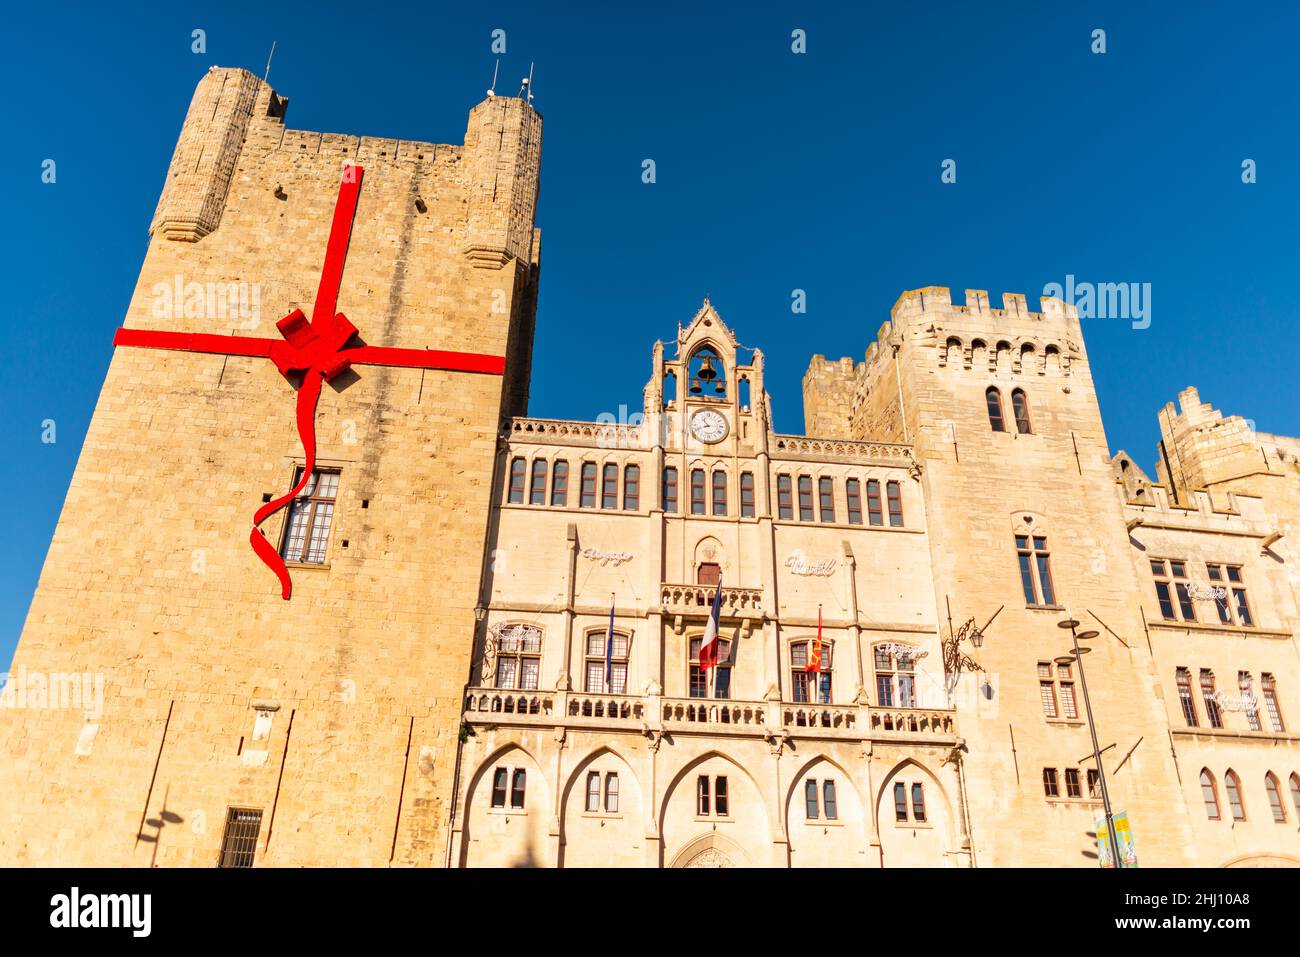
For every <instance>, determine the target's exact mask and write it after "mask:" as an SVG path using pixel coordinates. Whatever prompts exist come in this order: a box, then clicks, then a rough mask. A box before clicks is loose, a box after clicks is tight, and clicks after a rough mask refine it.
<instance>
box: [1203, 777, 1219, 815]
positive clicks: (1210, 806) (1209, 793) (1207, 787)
mask: <svg viewBox="0 0 1300 957" xmlns="http://www.w3.org/2000/svg"><path fill="white" fill-rule="evenodd" d="M1201 800H1202V801H1204V802H1205V816H1206V817H1208V818H1209V819H1210V820H1211V821H1217V820H1218V819H1219V789H1218V788H1217V787H1215V785H1214V775H1213V774H1211V773H1210V771H1209V769H1208V768H1201Z"/></svg>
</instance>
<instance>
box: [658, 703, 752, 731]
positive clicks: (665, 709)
mask: <svg viewBox="0 0 1300 957" xmlns="http://www.w3.org/2000/svg"><path fill="white" fill-rule="evenodd" d="M662 713H663V720H664V723H665V724H669V725H671V724H687V725H702V726H710V725H713V726H718V727H733V728H735V727H740V728H749V729H751V730H753V731H761V730H762V728H763V727H764V724H765V722H764V718H765V717H766V716H767V702H765V701H729V700H727V699H725V698H664V699H662Z"/></svg>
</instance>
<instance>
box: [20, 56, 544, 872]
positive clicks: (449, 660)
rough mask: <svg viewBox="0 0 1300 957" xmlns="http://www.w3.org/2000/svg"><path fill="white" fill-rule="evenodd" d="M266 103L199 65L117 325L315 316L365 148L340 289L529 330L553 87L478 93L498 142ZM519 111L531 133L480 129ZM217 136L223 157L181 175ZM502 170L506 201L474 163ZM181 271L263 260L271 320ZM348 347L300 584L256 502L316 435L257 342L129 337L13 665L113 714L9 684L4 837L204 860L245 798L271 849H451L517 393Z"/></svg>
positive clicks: (466, 343) (414, 313)
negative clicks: (322, 517) (481, 592)
mask: <svg viewBox="0 0 1300 957" xmlns="http://www.w3.org/2000/svg"><path fill="white" fill-rule="evenodd" d="M250 84H252V86H253V87H254V88H255V89H256V91H257V92H256V106H255V107H254V109H253V111H252V114H251V115H244V114H243V113H241V110H243V109H244V107H245V106H246V105H247V104H246V102H245V101H246V100H247V98H248V97H247V96H246V95H245V94H247V93H248V91H249V88H250ZM232 91H236V92H237V96H238V99H239V103H238V104H236V105H230V104H227V103H226V101H225V99H223V98H226V97H228V95H234V94H232ZM212 102H216V103H218V104H219V105H218V108H217V109H216V119H215V120H213V122H210V123H209V122H206V120H205V122H202V123H199V122H198V121H197V120H196V117H198V116H199V115H200V114H202V115H203V116H205V117H206V116H207V115H208V114H206V109H207V107H206V106H204V108H203V109H202V110H200V109H199V107H200V106H203V105H204V104H210V103H212ZM272 104H278V105H280V106H282V103H281V101H280V100H279V98H277V97H275V95H274V94H273V93H272V92H271V90H270V88H269V87H267V86H265V85H264V84H261V83H260V81H257V80H256V79H255V78H254V79H251V80H250V78H249V77H248V75H247V74H246V73H243V72H242V71H235V70H214V71H213V72H211V73H209V74H208V75H207V76H206V77H205V78H204V79H203V80H202V81H201V82H200V84H199V89H198V91H197V92H196V94H195V106H192V108H191V112H190V116H189V118H188V120H187V125H186V126H185V128H184V130H183V131H182V134H181V139H180V142H179V143H178V147H177V151H176V159H175V160H174V162H173V171H172V173H171V174H169V180H168V183H167V186H166V187H165V189H164V193H163V197H162V200H161V201H160V204H159V217H160V218H159V220H158V223H159V224H162V226H163V228H159V229H156V230H155V232H154V236H153V241H152V242H151V244H150V247H149V250H148V253H147V255H146V258H145V262H144V264H143V266H142V268H141V273H140V280H139V283H138V285H137V288H136V292H135V295H134V296H133V297H132V301H131V304H130V307H129V309H128V311H127V316H126V321H125V324H126V325H127V326H129V327H132V328H150V329H169V330H180V331H196V332H198V331H203V332H214V333H222V334H230V333H235V334H240V335H252V336H263V337H265V336H277V335H278V334H277V332H276V330H275V328H274V323H275V322H276V320H278V319H279V318H281V317H282V316H283V315H285V314H287V313H288V312H289V311H290V310H291V309H292V308H294V307H298V306H301V307H302V308H304V310H308V311H309V310H310V305H311V302H312V300H313V299H314V296H315V292H316V286H317V283H318V280H319V275H320V269H321V263H322V261H323V258H324V250H325V240H326V236H327V234H328V231H329V226H330V220H331V216H332V213H333V209H334V205H335V200H336V197H337V193H338V184H339V179H340V175H341V171H342V164H343V161H344V160H352V161H355V162H358V163H360V164H361V165H362V166H364V167H365V175H364V180H363V185H362V190H361V198H360V203H359V207H358V211H357V215H356V221H355V224H354V228H353V232H352V239H351V245H350V249H349V255H348V260H347V265H346V269H345V272H344V278H343V285H342V291H341V294H340V299H339V305H340V309H341V310H342V311H344V312H346V313H347V315H348V316H349V318H351V319H352V320H353V322H354V323H355V324H356V325H357V326H358V327H359V328H360V330H361V335H362V337H363V339H364V341H366V342H367V343H369V344H372V345H389V346H402V347H412V348H421V347H426V346H427V347H433V348H440V349H452V350H461V351H472V352H483V353H489V354H497V355H505V354H506V353H507V351H508V345H507V343H508V340H509V339H511V338H512V337H515V332H514V331H513V330H514V329H515V328H517V327H519V326H525V325H527V326H530V325H531V315H530V311H531V308H532V299H531V296H530V295H529V294H528V290H529V287H530V286H531V285H533V284H534V283H535V271H534V269H533V264H534V263H535V262H536V258H537V253H536V249H535V248H533V249H526V248H524V247H525V245H526V244H525V242H524V239H523V238H521V237H526V238H528V239H532V238H534V233H533V224H532V209H533V206H532V203H533V199H532V198H531V197H532V196H533V194H535V189H536V166H537V159H536V157H537V149H536V147H537V139H538V137H539V136H540V126H539V123H540V121H539V120H537V118H536V115H535V114H534V113H533V112H532V111H531V109H529V108H528V107H526V106H525V105H524V104H522V103H521V102H520V101H515V100H506V99H500V100H497V101H495V102H493V103H490V104H483V105H481V106H480V107H478V108H476V110H475V111H474V112H473V113H472V114H471V127H470V133H469V135H468V136H467V139H469V140H471V141H473V142H475V143H478V144H479V145H478V146H475V145H472V144H471V145H470V146H467V147H447V146H434V145H432V144H416V143H400V144H399V143H397V142H396V141H392V140H376V139H365V138H362V139H358V138H356V137H350V136H336V135H333V134H320V133H303V132H296V131H286V130H284V128H283V121H282V118H281V116H280V115H278V114H279V113H281V112H282V110H277V109H273V108H272ZM499 116H507V117H509V118H512V119H510V123H513V129H514V130H516V131H518V130H521V129H522V130H525V131H526V132H527V135H526V136H524V135H521V136H520V137H517V138H516V140H514V141H512V140H511V138H510V136H509V135H507V136H505V137H504V138H503V137H500V136H497V135H495V134H494V135H493V136H491V137H485V136H479V135H478V127H479V126H482V127H483V128H485V129H486V128H487V127H488V126H489V125H490V122H489V121H490V119H491V118H492V117H498V118H499ZM223 117H228V118H229V122H230V123H232V124H244V128H243V130H242V133H241V134H240V135H234V134H232V132H231V126H230V125H229V124H227V123H223V122H218V121H220V120H222V118H223ZM507 125H510V124H507ZM212 150H219V151H220V152H221V157H220V159H221V162H219V163H214V164H212V166H211V169H210V170H209V171H208V172H207V173H204V175H208V176H210V177H211V178H212V180H213V182H190V179H192V177H188V178H187V176H181V177H180V178H179V179H178V178H177V177H176V171H177V167H178V166H180V167H184V166H185V164H186V163H187V162H188V160H186V157H188V156H190V155H191V154H198V153H201V154H203V155H204V156H205V157H209V156H211V153H210V151H212ZM203 162H204V163H207V162H208V161H207V160H206V159H205V160H204V161H203ZM205 168H206V167H203V166H201V167H200V173H203V171H204V169H205ZM489 168H490V169H491V170H492V171H493V172H492V175H493V176H494V178H496V179H497V180H500V181H502V182H503V183H505V184H510V189H508V190H506V191H505V193H506V194H507V195H509V196H510V197H511V198H510V201H509V203H508V205H506V206H503V207H500V208H498V205H497V204H496V203H495V201H493V200H492V199H491V197H490V195H489V193H488V191H487V190H486V188H485V187H484V185H483V184H482V183H481V182H479V180H478V178H476V177H479V176H481V175H485V173H484V170H486V169H489ZM227 172H228V180H229V182H228V188H225V187H224V186H222V185H221V184H220V183H217V182H216V180H224V178H226V176H227ZM182 180H184V182H181V181H182ZM516 180H517V181H518V184H519V188H518V189H515V188H514V185H513V184H515V181H516ZM485 197H486V198H485ZM216 198H219V199H220V200H221V202H220V203H219V204H218V205H219V209H218V208H214V206H213V203H214V202H215V201H216ZM417 200H419V202H417ZM421 206H423V207H424V209H423V210H422V209H421V208H420V207H421ZM172 223H177V224H182V225H183V224H186V223H191V224H193V223H198V224H200V225H201V227H202V228H197V227H196V228H195V229H194V230H192V234H191V235H188V236H180V235H178V234H177V233H176V231H175V230H174V229H173V228H172V226H171V225H168V224H172ZM177 228H178V229H179V228H180V227H177ZM179 238H188V239H191V240H194V241H189V242H178V241H175V240H176V239H179ZM534 245H535V244H534ZM471 248H472V249H474V250H476V255H475V257H471V256H469V255H468V251H469V250H470V249H471ZM494 248H495V249H497V250H498V251H499V252H500V253H501V256H500V257H498V260H497V261H495V262H492V261H488V260H485V259H483V258H482V256H481V251H482V250H483V249H494ZM178 277H179V282H180V283H181V284H182V288H183V287H184V285H185V284H189V283H200V284H206V283H249V284H256V286H257V291H258V299H257V302H258V304H259V306H260V315H246V314H233V315H232V314H230V313H229V312H225V313H220V312H219V313H217V314H212V313H211V312H210V311H209V310H208V309H207V308H206V307H205V309H204V310H202V311H201V312H200V313H199V314H195V313H191V314H189V315H185V314H183V313H182V314H179V315H168V314H166V312H165V311H164V310H162V309H160V308H159V306H160V303H165V301H166V298H167V296H168V294H169V292H168V291H169V290H170V289H172V288H173V287H174V286H175V283H176V282H177V280H178ZM249 299H250V300H251V296H250V297H249ZM249 311H250V312H251V310H249ZM103 329H104V340H103V344H104V347H105V348H107V347H108V337H109V330H110V329H111V323H109V322H108V321H106V322H105V323H104V326H103ZM508 358H510V361H511V362H512V363H513V358H512V357H508ZM508 364H509V363H508ZM516 364H517V363H516ZM354 372H355V375H351V374H349V375H347V376H344V377H342V378H341V379H340V380H339V382H338V383H337V388H333V387H331V388H326V389H325V390H324V393H323V395H322V397H321V402H320V408H319V411H318V414H317V433H318V438H319V443H320V450H319V451H320V462H321V464H322V465H325V466H337V467H340V468H341V469H342V478H341V482H340V487H339V500H338V505H337V509H336V513H335V519H334V524H333V528H332V530H331V535H330V541H329V551H328V556H327V562H326V565H325V566H323V567H320V568H295V569H294V570H293V572H292V574H293V579H294V588H295V592H294V596H293V599H292V601H290V602H284V601H282V600H281V598H280V596H279V590H278V587H277V584H276V581H275V578H274V576H273V575H272V574H271V572H270V571H268V570H267V569H266V568H265V567H264V566H262V564H261V563H260V562H259V561H258V560H257V559H256V557H255V556H254V555H253V553H252V551H251V550H250V548H249V546H248V528H249V523H250V519H251V515H252V513H253V511H254V510H255V509H256V508H257V506H258V504H260V502H261V501H262V500H263V495H264V494H279V493H281V492H282V491H283V490H285V489H287V488H288V487H289V486H290V483H291V479H292V475H293V469H294V466H295V464H297V463H300V462H301V461H302V459H301V455H302V453H301V449H300V447H299V443H298V437H297V433H296V430H295V427H294V418H293V391H292V389H291V388H290V386H289V385H288V384H287V383H286V382H285V381H284V380H283V379H282V378H281V376H280V375H279V374H278V373H277V372H276V370H275V368H274V367H273V365H272V364H271V363H270V362H268V361H264V360H257V359H246V358H225V357H223V356H219V355H200V354H194V353H181V352H163V351H159V350H152V349H119V350H117V352H116V353H115V354H114V357H113V360H112V363H111V365H110V368H109V372H108V375H107V378H106V381H105V384H104V387H103V389H102V392H101V395H100V400H99V403H98V405H97V407H96V410H95V414H94V417H93V419H92V422H91V425H90V429H89V432H88V435H87V438H86V442H85V446H84V448H83V450H82V454H81V458H80V461H79V463H78V467H77V470H76V473H75V475H74V477H73V480H72V484H71V487H70V489H69V492H68V497H67V500H66V502H65V505H64V509H63V513H62V516H61V518H60V522H59V525H58V528H57V530H56V532H55V536H54V540H53V543H52V544H51V547H50V552H49V555H48V558H47V561H46V564H45V567H44V570H43V573H42V576H41V580H40V585H39V587H38V590H37V593H36V596H35V599H34V601H33V603H32V607H31V611H30V614H29V617H28V620H27V624H26V627H25V629H24V632H23V635H22V638H21V641H20V644H19V646H18V651H17V655H16V659H15V670H16V671H19V672H22V671H24V670H25V671H26V672H29V673H46V672H89V673H92V674H94V675H102V676H103V679H104V681H105V699H104V704H103V709H102V714H98V715H95V716H93V717H89V718H88V717H85V716H83V710H84V709H77V708H64V709H61V710H45V709H33V708H26V709H17V710H9V709H5V710H0V743H2V746H3V748H4V760H3V761H0V788H2V789H3V790H4V792H5V794H6V795H7V800H6V801H5V806H4V810H3V811H2V812H0V860H3V861H4V862H6V863H9V864H56V863H57V864H61V865H96V866H122V865H148V864H149V863H151V862H156V863H158V864H161V865H178V864H194V865H199V866H210V865H212V864H213V863H215V861H216V859H217V855H218V851H219V847H220V842H221V837H222V828H223V824H224V818H225V814H226V809H227V807H229V806H250V807H257V808H261V809H263V819H262V828H261V833H260V836H259V841H258V847H257V863H258V864H270V865H326V864H329V865H386V864H388V863H390V861H391V862H393V863H397V864H418V865H423V866H428V865H436V864H441V863H442V861H443V855H444V853H445V848H446V829H445V824H446V821H447V814H448V803H449V798H450V797H451V793H452V787H453V786H452V779H453V775H454V771H455V758H456V749H457V745H458V741H457V730H458V726H459V720H458V715H459V712H460V707H461V688H462V687H463V684H464V681H465V677H466V675H467V673H468V669H469V661H470V653H471V648H472V639H473V634H474V616H473V606H474V599H475V595H476V593H477V589H478V584H479V578H480V571H481V568H482V556H483V550H484V537H485V534H486V521H485V516H486V515H487V513H488V507H489V502H490V493H491V484H492V483H491V476H492V465H493V459H494V446H495V437H496V432H497V428H498V423H499V419H500V415H501V414H502V413H503V412H511V411H513V412H519V411H522V405H521V404H520V403H519V402H518V401H516V400H514V399H512V398H509V397H505V396H503V381H502V380H501V379H500V378H499V377H494V376H482V375H479V376H475V375H467V374H460V373H449V372H438V371H427V372H421V371H419V370H405V369H393V368H383V367H376V366H362V367H358V368H356V369H355V370H354ZM525 381H526V377H525ZM284 514H285V513H283V512H282V513H280V515H278V516H276V517H275V518H273V519H272V520H270V521H268V522H267V523H266V526H265V530H266V532H267V535H268V537H270V538H271V540H272V541H278V539H279V534H280V530H281V528H282V523H283V521H284ZM259 711H260V712H265V713H266V714H268V715H270V716H271V717H270V723H269V727H266V726H265V725H266V721H265V719H263V721H262V722H261V724H260V725H259V723H258V722H257V717H258V714H259ZM164 810H166V811H168V812H171V813H172V814H174V815H177V816H179V818H180V820H179V821H178V822H177V821H170V820H168V821H167V823H165V824H164V825H163V827H162V830H161V836H160V838H159V839H157V840H151V838H154V837H156V836H157V833H156V830H155V828H154V826H152V825H150V824H148V823H145V824H143V825H142V821H147V820H160V819H161V820H167V819H165V818H160V817H159V816H160V814H161V813H162V812H163V811H164ZM141 833H143V834H144V835H145V837H144V838H143V839H141V838H138V837H137V835H138V834H141ZM268 842H269V843H268Z"/></svg>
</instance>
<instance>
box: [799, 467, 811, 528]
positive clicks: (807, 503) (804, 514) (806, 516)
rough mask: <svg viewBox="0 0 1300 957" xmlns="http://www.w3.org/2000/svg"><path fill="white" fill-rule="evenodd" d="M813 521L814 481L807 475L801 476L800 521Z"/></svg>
mask: <svg viewBox="0 0 1300 957" xmlns="http://www.w3.org/2000/svg"><path fill="white" fill-rule="evenodd" d="M812 520H813V504H812V479H811V478H809V477H808V476H807V475H800V476H799V521H801V522H811V521H812Z"/></svg>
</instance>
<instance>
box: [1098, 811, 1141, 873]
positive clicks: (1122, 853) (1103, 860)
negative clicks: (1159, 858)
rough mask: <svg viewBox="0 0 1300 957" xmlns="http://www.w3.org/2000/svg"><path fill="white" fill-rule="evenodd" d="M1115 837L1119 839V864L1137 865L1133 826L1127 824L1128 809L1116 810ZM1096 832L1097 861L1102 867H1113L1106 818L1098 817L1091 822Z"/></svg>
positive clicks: (1124, 865) (1125, 865) (1113, 862)
mask: <svg viewBox="0 0 1300 957" xmlns="http://www.w3.org/2000/svg"><path fill="white" fill-rule="evenodd" d="M1114 821H1115V839H1116V840H1118V841H1119V866H1120V867H1122V868H1123V867H1137V866H1138V858H1137V845H1136V844H1134V843H1133V828H1132V826H1131V825H1130V824H1129V820H1128V811H1116V812H1115V814H1114ZM1093 827H1094V828H1095V829H1096V832H1097V862H1098V863H1099V864H1101V866H1102V867H1114V866H1115V860H1114V855H1113V853H1112V849H1111V846H1110V833H1109V832H1108V831H1107V830H1106V819H1105V818H1104V817H1103V818H1098V819H1097V820H1096V821H1094V822H1093Z"/></svg>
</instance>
